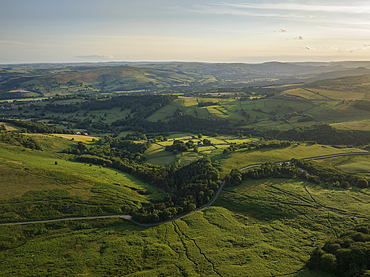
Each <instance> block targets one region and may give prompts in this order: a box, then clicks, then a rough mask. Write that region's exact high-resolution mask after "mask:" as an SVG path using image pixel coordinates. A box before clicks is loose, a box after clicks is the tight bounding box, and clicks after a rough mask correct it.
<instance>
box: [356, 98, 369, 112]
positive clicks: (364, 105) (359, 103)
mask: <svg viewBox="0 0 370 277" xmlns="http://www.w3.org/2000/svg"><path fill="white" fill-rule="evenodd" d="M352 106H353V107H354V108H356V109H359V110H363V111H370V101H369V100H356V101H354V102H353V104H352Z"/></svg>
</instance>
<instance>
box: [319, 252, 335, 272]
mask: <svg viewBox="0 0 370 277" xmlns="http://www.w3.org/2000/svg"><path fill="white" fill-rule="evenodd" d="M336 267H337V258H336V257H335V255H333V254H328V253H326V254H324V255H322V256H321V258H320V269H321V270H322V271H325V272H329V273H332V272H334V270H335V269H336Z"/></svg>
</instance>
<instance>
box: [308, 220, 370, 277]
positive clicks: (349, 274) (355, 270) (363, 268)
mask: <svg viewBox="0 0 370 277" xmlns="http://www.w3.org/2000/svg"><path fill="white" fill-rule="evenodd" d="M307 266H308V268H309V269H311V270H322V271H324V272H328V273H332V274H335V276H341V277H365V276H370V224H369V223H367V224H363V225H359V226H356V227H355V228H354V229H352V230H349V231H347V232H345V233H343V234H341V235H340V236H339V238H336V239H332V240H329V241H327V242H326V243H325V245H324V247H321V248H320V247H319V248H316V249H315V250H314V251H313V253H312V254H311V257H310V259H309V261H308V262H307Z"/></svg>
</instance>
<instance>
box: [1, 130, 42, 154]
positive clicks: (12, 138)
mask: <svg viewBox="0 0 370 277" xmlns="http://www.w3.org/2000/svg"><path fill="white" fill-rule="evenodd" d="M0 141H1V142H4V143H7V144H11V145H18V146H23V147H25V148H29V149H35V150H42V147H41V145H40V143H39V142H38V141H37V140H36V139H34V138H33V137H30V136H25V135H23V134H21V133H19V132H14V131H6V129H5V126H4V124H3V125H1V126H0Z"/></svg>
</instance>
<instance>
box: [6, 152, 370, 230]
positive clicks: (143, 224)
mask: <svg viewBox="0 0 370 277" xmlns="http://www.w3.org/2000/svg"><path fill="white" fill-rule="evenodd" d="M356 155H370V152H353V153H340V154H332V155H325V156H317V157H311V158H305V159H303V160H304V161H311V160H319V159H327V158H334V157H341V156H356ZM284 162H287V161H283V162H276V163H284ZM261 165H262V164H253V165H248V166H245V167H242V168H241V169H240V171H243V170H246V169H249V168H253V167H257V166H261ZM305 185H306V184H305ZM224 186H225V181H222V183H221V186H220V188H219V189H218V191H217V193H216V195H215V196H214V197H213V199H212V201H211V202H209V203H208V204H207V205H206V206H204V207H202V208H200V209H198V210H195V211H192V212H190V213H187V214H184V215H181V216H178V217H175V218H172V219H169V220H166V221H162V222H157V223H140V222H137V221H135V220H133V219H132V217H131V216H130V215H99V216H86V217H83V216H81V217H67V218H57V219H48V220H39V221H23V222H9V223H0V226H12V225H21V224H35V223H48V222H56V221H66V220H85V219H99V218H125V219H127V220H129V221H131V222H132V223H134V224H136V225H139V226H144V227H151V226H156V225H161V224H164V223H168V222H172V221H175V220H178V219H181V218H184V217H186V216H189V215H192V214H194V213H197V212H199V211H203V210H205V209H207V208H209V207H210V206H211V205H212V204H213V203H214V202H215V201H216V199H217V198H218V196H219V195H220V193H221V191H222V189H223V187H224ZM156 188H157V187H156ZM305 189H306V187H305ZM160 190H161V189H160ZM161 191H163V190H161ZM306 191H307V189H306ZM307 192H308V191H307ZM308 193H309V192H308ZM311 197H312V196H311ZM314 202H315V203H316V201H315V200H314ZM324 208H326V207H324ZM326 209H328V208H326ZM337 213H338V214H341V213H339V212H337ZM342 215H346V214H342Z"/></svg>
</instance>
